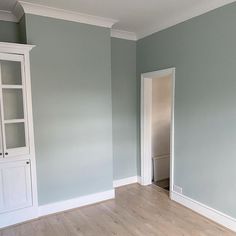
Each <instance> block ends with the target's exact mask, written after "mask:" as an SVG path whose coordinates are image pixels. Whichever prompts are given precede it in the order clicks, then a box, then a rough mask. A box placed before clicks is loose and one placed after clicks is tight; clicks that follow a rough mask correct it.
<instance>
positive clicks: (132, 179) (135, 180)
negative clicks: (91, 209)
mask: <svg viewBox="0 0 236 236" xmlns="http://www.w3.org/2000/svg"><path fill="white" fill-rule="evenodd" d="M140 181H141V180H140V176H132V177H128V178H124V179H118V180H114V181H113V187H114V188H118V187H121V186H125V185H128V184H134V183H140Z"/></svg>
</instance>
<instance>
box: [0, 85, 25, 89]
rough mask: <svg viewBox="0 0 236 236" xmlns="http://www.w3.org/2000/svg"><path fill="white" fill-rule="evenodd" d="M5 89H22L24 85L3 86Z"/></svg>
mask: <svg viewBox="0 0 236 236" xmlns="http://www.w3.org/2000/svg"><path fill="white" fill-rule="evenodd" d="M1 87H2V88H3V89H22V88H23V85H4V84H3V85H2V86H1Z"/></svg>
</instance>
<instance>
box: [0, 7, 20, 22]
mask: <svg viewBox="0 0 236 236" xmlns="http://www.w3.org/2000/svg"><path fill="white" fill-rule="evenodd" d="M0 20H2V21H10V22H18V20H17V18H16V17H15V16H14V14H13V13H12V12H10V11H3V10H0Z"/></svg>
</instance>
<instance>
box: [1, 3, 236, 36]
mask: <svg viewBox="0 0 236 236" xmlns="http://www.w3.org/2000/svg"><path fill="white" fill-rule="evenodd" d="M24 1H25V2H30V3H35V4H41V5H45V6H49V7H54V8H60V9H64V10H70V11H76V12H79V13H86V14H90V15H95V16H100V17H106V18H111V19H115V20H118V22H117V23H116V24H115V25H114V26H113V28H114V29H119V30H124V31H130V32H135V33H136V34H137V35H138V37H139V38H140V37H143V36H146V35H148V34H151V33H153V32H156V31H159V30H161V29H164V28H167V27H169V26H171V25H174V24H177V23H179V22H182V21H185V20H187V19H190V18H192V17H194V16H197V15H200V14H203V13H205V12H207V11H210V10H212V9H215V8H217V7H220V6H223V5H225V4H228V3H231V2H234V1H233V0H24ZM15 4H16V0H0V10H5V11H12V10H13V8H14V6H15Z"/></svg>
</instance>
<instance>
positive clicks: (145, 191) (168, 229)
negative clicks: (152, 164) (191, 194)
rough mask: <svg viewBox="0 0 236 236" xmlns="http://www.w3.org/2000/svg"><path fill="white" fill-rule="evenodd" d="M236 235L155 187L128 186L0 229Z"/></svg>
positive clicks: (8, 235) (71, 235)
mask: <svg viewBox="0 0 236 236" xmlns="http://www.w3.org/2000/svg"><path fill="white" fill-rule="evenodd" d="M100 235H102V236H112V235H117V236H189V235H191V236H233V235H234V236H236V233H233V232H231V231H229V230H227V229H225V228H224V227H222V226H220V225H218V224H215V223H214V222H212V221H210V220H208V219H206V218H204V217H202V216H200V215H198V214H196V213H194V212H192V211H191V210H189V209H187V208H185V207H183V206H181V205H179V204H177V203H175V202H173V201H171V200H170V199H169V197H168V192H167V191H165V190H163V189H161V188H159V187H157V186H155V185H150V186H140V185H138V184H132V185H127V186H124V187H120V188H118V189H116V199H115V200H109V201H106V202H101V203H98V204H95V205H91V206H86V207H82V208H77V209H74V210H71V211H67V212H62V213H58V214H54V215H50V216H46V217H42V218H40V219H38V220H34V221H31V222H27V223H24V224H20V225H16V226H12V227H9V228H6V229H3V230H0V236H100Z"/></svg>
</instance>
